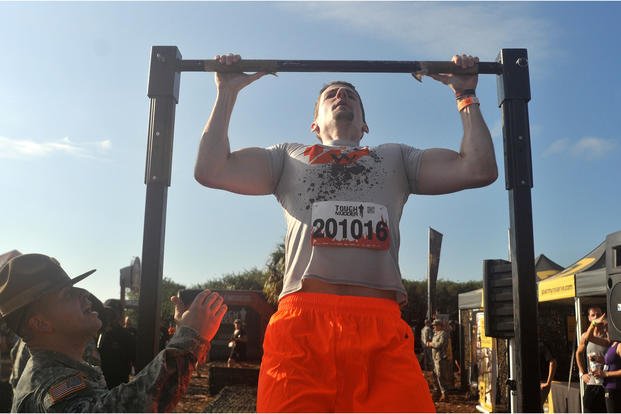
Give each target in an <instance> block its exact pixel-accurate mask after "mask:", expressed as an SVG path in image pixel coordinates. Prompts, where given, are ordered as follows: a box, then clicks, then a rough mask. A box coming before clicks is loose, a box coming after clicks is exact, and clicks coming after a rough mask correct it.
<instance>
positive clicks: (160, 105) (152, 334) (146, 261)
mask: <svg viewBox="0 0 621 414" xmlns="http://www.w3.org/2000/svg"><path fill="white" fill-rule="evenodd" d="M180 60H181V54H180V53H179V49H177V47H175V46H155V47H153V48H152V50H151V66H150V70H149V86H148V96H149V98H150V99H151V108H150V113H149V132H148V140H149V141H148V148H147V161H146V167H145V184H146V186H147V194H146V202H145V215H144V232H143V240H142V277H141V282H140V300H139V305H138V306H139V310H138V337H137V348H138V352H137V353H136V359H137V360H136V364H137V366H138V368H139V369H142V368H143V367H144V366H145V365H147V364H148V363H149V362H150V361H151V360H152V359H153V357H154V356H155V354H156V353H157V351H158V349H159V340H158V339H159V331H160V329H159V328H160V287H161V285H162V274H163V265H164V234H165V229H166V202H167V197H168V187H169V186H170V176H171V166H172V148H173V134H174V127H175V108H176V105H177V102H179V81H180V73H179V72H178V71H177V65H178V61H180Z"/></svg>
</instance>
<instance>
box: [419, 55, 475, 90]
mask: <svg viewBox="0 0 621 414" xmlns="http://www.w3.org/2000/svg"><path fill="white" fill-rule="evenodd" d="M451 61H452V62H453V63H454V64H456V65H457V66H460V67H462V68H464V69H466V68H471V67H473V66H474V65H476V64H477V63H479V58H478V57H476V56H471V55H466V54H462V55H455V56H453V58H452V59H451ZM427 76H429V77H430V78H433V79H435V80H437V81H439V82H442V83H443V84H445V85H448V86H449V87H450V88H451V89H452V90H453V92H455V93H456V94H459V93H460V92H462V91H464V90H467V89H472V90H474V89H476V87H477V83H478V81H479V75H454V74H452V73H438V74H429V75H427Z"/></svg>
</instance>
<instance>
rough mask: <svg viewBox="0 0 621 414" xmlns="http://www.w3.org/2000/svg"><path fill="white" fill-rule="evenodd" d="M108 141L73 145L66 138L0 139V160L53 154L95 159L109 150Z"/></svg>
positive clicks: (109, 144)
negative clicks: (41, 139)
mask: <svg viewBox="0 0 621 414" xmlns="http://www.w3.org/2000/svg"><path fill="white" fill-rule="evenodd" d="M111 146H112V143H111V141H110V140H101V141H95V142H82V143H75V142H73V141H71V140H70V139H69V138H68V137H65V138H62V139H59V140H56V141H43V142H42V141H35V140H32V139H18V138H7V137H0V158H11V159H29V158H41V157H48V156H51V155H55V154H63V155H69V156H72V157H77V158H95V157H96V155H101V154H104V153H106V152H108V151H109V150H110V148H111Z"/></svg>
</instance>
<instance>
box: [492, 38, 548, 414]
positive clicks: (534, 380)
mask: <svg viewBox="0 0 621 414" xmlns="http://www.w3.org/2000/svg"><path fill="white" fill-rule="evenodd" d="M498 60H499V61H500V63H502V65H503V73H502V75H499V76H498V78H497V80H498V104H499V106H500V107H501V108H502V123H503V128H502V130H503V137H504V150H505V151H504V153H505V185H506V188H507V190H508V193H509V216H510V222H511V265H512V266H511V267H512V269H511V270H512V279H513V306H514V311H515V312H514V314H515V316H514V326H515V350H516V355H517V358H516V364H515V377H514V379H515V380H516V386H517V407H516V411H517V412H541V411H542V405H541V395H540V389H539V381H538V379H539V358H538V357H537V355H538V333H537V323H534V322H535V321H537V320H538V318H537V313H538V312H537V305H538V301H537V283H536V278H535V263H534V258H535V253H534V243H533V217H532V203H531V188H532V186H533V177H532V167H531V165H532V164H531V148H530V131H529V123H528V101H529V100H530V80H529V73H528V56H527V53H526V49H502V50H501V51H500V54H499V55H498Z"/></svg>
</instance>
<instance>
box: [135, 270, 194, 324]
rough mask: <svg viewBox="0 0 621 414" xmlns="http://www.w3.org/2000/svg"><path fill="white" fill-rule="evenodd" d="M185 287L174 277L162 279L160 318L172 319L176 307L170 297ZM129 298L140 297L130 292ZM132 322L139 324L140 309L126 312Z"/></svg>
mask: <svg viewBox="0 0 621 414" xmlns="http://www.w3.org/2000/svg"><path fill="white" fill-rule="evenodd" d="M181 289H185V285H182V284H180V283H177V282H175V281H174V280H172V279H169V278H167V277H164V278H163V279H162V287H161V290H160V318H161V319H164V320H170V319H171V318H172V317H173V315H174V312H175V307H174V305H173V304H172V302H171V301H170V297H171V296H174V295H176V294H177V291H179V290H181ZM127 297H128V299H138V293H135V292H131V291H130V292H128V294H127ZM126 314H127V316H129V318H130V320H131V321H132V324H133V325H134V326H136V327H137V326H138V309H128V310H127V312H126Z"/></svg>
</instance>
